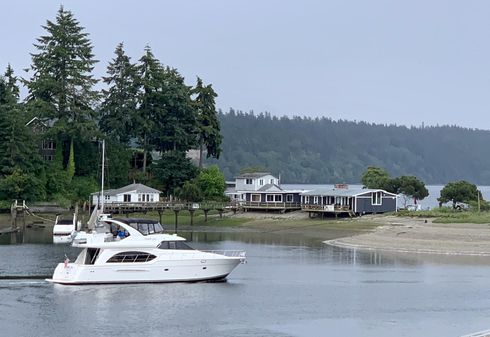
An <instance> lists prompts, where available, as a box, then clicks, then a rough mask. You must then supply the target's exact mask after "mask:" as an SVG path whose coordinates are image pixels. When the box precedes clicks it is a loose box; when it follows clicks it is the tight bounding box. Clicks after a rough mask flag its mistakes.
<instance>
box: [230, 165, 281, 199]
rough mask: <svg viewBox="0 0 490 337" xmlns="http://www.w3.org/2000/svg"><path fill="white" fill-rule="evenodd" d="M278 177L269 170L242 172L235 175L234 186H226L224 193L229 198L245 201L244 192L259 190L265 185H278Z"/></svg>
mask: <svg viewBox="0 0 490 337" xmlns="http://www.w3.org/2000/svg"><path fill="white" fill-rule="evenodd" d="M278 185H279V179H278V178H276V177H274V176H273V175H271V174H270V173H269V172H253V173H244V174H241V175H239V176H238V177H235V184H234V186H231V184H230V186H228V185H227V186H228V188H227V190H226V192H225V194H226V195H227V196H229V197H230V198H231V200H237V201H245V200H246V193H247V192H253V191H260V190H263V189H264V188H266V187H270V186H278Z"/></svg>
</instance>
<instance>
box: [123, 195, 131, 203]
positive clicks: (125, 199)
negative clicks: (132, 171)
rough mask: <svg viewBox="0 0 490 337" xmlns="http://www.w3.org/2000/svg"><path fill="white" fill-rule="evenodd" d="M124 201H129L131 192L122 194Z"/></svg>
mask: <svg viewBox="0 0 490 337" xmlns="http://www.w3.org/2000/svg"><path fill="white" fill-rule="evenodd" d="M123 200H124V202H131V194H123Z"/></svg>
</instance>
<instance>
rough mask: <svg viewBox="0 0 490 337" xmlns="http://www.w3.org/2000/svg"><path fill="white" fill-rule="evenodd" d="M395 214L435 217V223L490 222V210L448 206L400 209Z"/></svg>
mask: <svg viewBox="0 0 490 337" xmlns="http://www.w3.org/2000/svg"><path fill="white" fill-rule="evenodd" d="M393 214H394V215H397V216H407V217H417V218H435V219H434V220H433V222H434V223H475V224H484V223H490V212H488V211H482V212H477V211H472V210H468V211H459V210H453V209H451V208H447V207H443V208H435V209H432V210H429V211H416V212H410V211H400V212H397V213H393Z"/></svg>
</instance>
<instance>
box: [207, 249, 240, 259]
mask: <svg viewBox="0 0 490 337" xmlns="http://www.w3.org/2000/svg"><path fill="white" fill-rule="evenodd" d="M201 252H204V253H211V254H218V255H224V256H228V257H243V258H245V256H246V252H245V251H243V250H201Z"/></svg>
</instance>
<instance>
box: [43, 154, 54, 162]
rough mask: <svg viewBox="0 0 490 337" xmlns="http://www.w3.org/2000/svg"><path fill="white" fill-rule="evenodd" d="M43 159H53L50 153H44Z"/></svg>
mask: <svg viewBox="0 0 490 337" xmlns="http://www.w3.org/2000/svg"><path fill="white" fill-rule="evenodd" d="M43 159H44V160H45V161H53V155H51V154H45V155H44V156H43Z"/></svg>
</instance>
